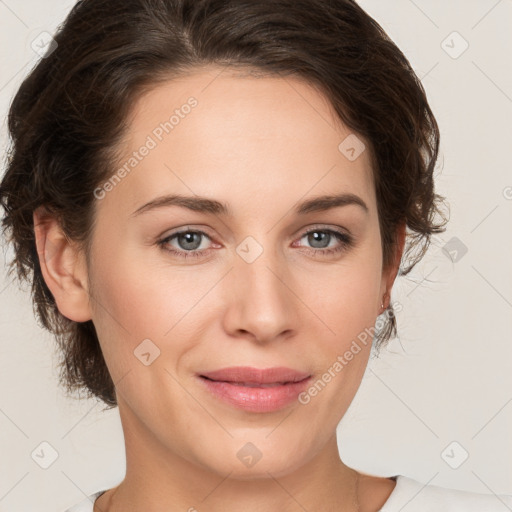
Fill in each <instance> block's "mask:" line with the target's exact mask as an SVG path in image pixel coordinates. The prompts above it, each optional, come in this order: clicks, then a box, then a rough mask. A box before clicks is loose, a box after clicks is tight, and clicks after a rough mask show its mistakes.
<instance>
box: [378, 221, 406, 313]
mask: <svg viewBox="0 0 512 512" xmlns="http://www.w3.org/2000/svg"><path fill="white" fill-rule="evenodd" d="M405 237H406V223H405V222H403V223H402V224H400V225H399V227H398V228H397V233H396V246H395V254H394V260H393V263H392V264H391V265H390V267H389V269H388V270H387V272H386V273H385V274H384V276H383V286H384V291H382V293H381V295H382V305H381V309H382V310H383V311H384V310H385V309H387V307H388V306H389V305H388V304H387V301H388V299H389V298H390V297H391V288H392V287H393V283H394V282H395V279H396V276H397V274H398V270H399V269H400V261H401V260H402V255H403V252H404V246H405ZM383 311H382V312H383ZM382 312H381V313H382Z"/></svg>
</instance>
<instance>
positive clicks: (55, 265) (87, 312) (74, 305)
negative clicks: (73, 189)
mask: <svg viewBox="0 0 512 512" xmlns="http://www.w3.org/2000/svg"><path fill="white" fill-rule="evenodd" d="M33 219H34V235H35V242H36V248H37V254H38V257H39V265H40V267H41V272H42V274H43V278H44V280H45V283H46V285H47V286H48V288H49V289H50V291H51V293H52V295H53V296H54V298H55V302H56V303H57V307H58V309H59V311H60V313H61V314H62V315H64V316H65V317H66V318H69V319H70V320H73V321H75V322H85V321H87V320H90V319H91V309H90V303H89V291H88V289H87V273H86V272H87V268H86V265H85V263H84V258H83V255H82V253H81V252H80V251H78V249H77V246H76V244H73V243H72V242H71V241H70V240H69V239H68V237H67V236H66V235H65V234H64V232H63V231H62V229H61V226H60V224H59V222H58V220H57V219H56V218H55V217H54V216H52V215H50V214H49V213H48V212H47V211H46V210H45V209H44V208H38V209H37V210H36V211H34V213H33Z"/></svg>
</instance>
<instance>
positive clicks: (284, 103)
mask: <svg viewBox="0 0 512 512" xmlns="http://www.w3.org/2000/svg"><path fill="white" fill-rule="evenodd" d="M191 96H193V97H194V98H196V99H197V102H198V104H197V106H196V107H194V108H193V109H192V110H191V112H190V113H189V114H188V115H186V116H184V117H183V118H182V119H181V118H180V121H179V124H177V125H176V126H175V127H174V129H173V130H172V132H170V133H169V134H164V137H162V141H158V144H157V146H156V147H155V148H153V149H151V151H150V152H149V154H148V155H147V156H146V157H145V158H143V159H142V160H141V161H140V162H139V163H138V165H137V166H136V168H134V169H133V170H132V171H131V172H130V173H129V174H128V175H127V176H126V177H124V178H123V179H122V180H121V182H120V183H119V184H117V185H116V186H115V187H114V188H113V189H112V190H111V191H109V192H108V193H106V194H105V197H104V198H102V199H101V200H97V202H96V208H97V210H96V211H97V223H96V226H95V231H94V235H93V244H92V259H91V266H90V267H89V268H88V267H87V265H86V262H85V258H84V256H83V254H82V253H81V252H80V251H78V250H77V248H76V247H75V245H74V244H73V243H72V242H70V241H69V240H67V239H66V238H65V237H64V236H63V235H62V233H61V231H60V229H59V226H58V224H57V223H56V222H55V221H54V220H53V219H51V218H45V217H44V216H43V215H42V214H39V212H36V214H35V215H34V219H35V223H36V225H37V227H36V235H37V244H38V251H39V253H40V259H41V266H42V271H43V275H44V278H45V281H46V283H47V284H48V286H49V288H50V289H51V291H52V293H53V294H54V296H55V298H56V301H57V304H58V307H59V310H60V311H61V312H62V314H64V315H65V316H66V317H68V318H70V319H72V320H75V321H86V320H89V319H92V320H93V322H94V325H95V328H96V331H97V333H98V336H99V340H100V344H101V348H102V350H103V353H104V356H105V360H106V362H107V366H108V368H109V371H110V373H111V375H112V378H113V381H114V383H116V392H117V398H118V404H119V412H120V415H121V421H122V425H123V430H124V434H125V442H126V459H127V472H126V478H125V480H124V481H123V482H122V483H121V484H120V485H119V486H118V487H116V488H115V489H112V490H110V491H108V492H107V493H105V494H104V495H103V496H101V497H100V498H99V499H98V500H97V502H96V507H95V510H101V511H116V512H117V511H121V510H122V511H125V512H129V511H135V510H145V511H147V512H151V511H157V510H164V509H165V510H166V511H170V512H172V511H175V510H176V511H178V510H180V511H184V510H194V509H193V508H192V507H195V509H197V510H198V511H200V510H209V511H212V512H217V511H219V512H220V511H223V512H226V511H228V512H229V511H231V510H233V511H234V510H237V511H238V510H244V511H248V512H251V511H257V510H258V511H259V510H267V511H278V510H279V511H290V512H291V511H299V510H304V509H306V510H309V511H320V510H324V511H325V510H347V511H348V510H357V508H356V506H355V498H356V496H355V490H356V487H355V477H356V474H357V473H356V472H355V471H354V470H353V469H351V468H349V467H348V466H346V465H345V464H344V463H343V461H341V459H340V457H339V452H338V447H337V443H336V427H337V425H338V423H339V422H340V420H341V418H342V417H343V415H344V414H345V412H346V410H347V408H348V406H349V405H350V403H351V401H352V399H353V398H354V395H355V394H356V391H357V389H358V387H359V385H360V383H361V379H362V377H363V374H364V371H365V368H366V365H367V361H368V357H369V354H370V346H369V344H368V345H367V346H363V347H362V350H361V351H360V352H359V353H358V354H357V355H355V356H354V358H353V359H352V360H351V361H350V362H349V363H348V364H346V366H344V368H343V370H342V371H340V372H339V373H338V374H337V375H336V377H335V378H333V379H332V380H331V382H330V383H328V385H327V386H326V387H325V388H324V389H323V390H322V391H321V392H320V393H319V394H318V395H317V396H315V397H312V399H311V400H310V402H309V403H308V404H305V405H303V404H300V403H298V402H294V403H292V404H291V405H289V406H287V407H285V408H284V409H281V410H278V411H275V412H271V413H252V412H246V411H243V410H240V409H236V408H234V407H232V406H230V405H228V404H226V403H224V402H221V401H220V400H218V399H217V398H216V397H215V396H212V395H210V394H209V393H208V392H207V391H205V389H204V388H203V387H202V386H201V385H200V384H201V382H199V381H198V377H197V376H196V374H197V373H201V372H205V371H208V370H214V369H219V368H222V367H225V366H238V365H240V366H246V365H247V366H254V367H258V368H268V367H272V366H288V367H291V368H295V369H298V370H302V371H306V372H308V373H311V374H312V375H313V381H315V380H317V378H319V376H320V375H322V374H323V373H324V372H325V371H327V369H328V368H329V367H331V366H332V365H333V363H334V362H335V361H336V358H337V357H338V356H339V355H342V354H344V353H345V351H346V350H348V348H349V347H350V345H351V343H352V341H353V340H355V339H356V338H357V335H358V334H359V333H361V332H362V331H364V329H365V328H371V327H373V326H374V325H375V320H376V317H377V315H379V314H380V313H381V312H382V311H383V310H382V308H381V303H382V302H384V306H386V305H387V301H386V299H388V297H389V292H390V290H391V287H392V284H393V282H394V279H395V277H396V273H397V268H398V262H399V259H400V256H401V254H402V250H403V242H404V229H403V228H402V229H401V230H400V238H399V240H400V243H399V244H398V245H397V250H396V251H397V252H396V254H397V258H396V264H395V265H393V266H392V267H390V268H388V269H383V268H382V251H381V238H380V232H379V225H378V216H377V204H376V198H375V191H374V186H373V181H372V170H371V167H370V160H369V152H368V151H363V153H362V154H361V155H360V156H359V157H358V158H357V159H356V160H354V161H349V160H348V159H347V158H346V157H345V156H344V155H343V154H342V153H341V152H340V151H339V149H338V145H339V144H340V142H341V141H343V140H344V139H345V137H347V136H348V135H349V134H350V133H351V131H350V130H349V129H347V128H346V127H344V126H343V125H342V124H341V123H340V122H339V120H337V118H335V116H334V114H333V111H332V109H331V107H330V105H329V104H328V102H327V101H326V99H325V97H324V96H323V95H322V94H321V93H320V92H319V91H317V90H316V89H314V88H312V87H311V86H310V85H308V84H306V83H305V82H303V81H301V80H299V79H297V78H291V77H287V78H286V79H284V78H278V77H259V78H255V77H254V76H247V75H245V76H242V75H237V74H236V73H234V72H232V71H229V70H222V69H220V68H215V67H210V68H203V69H200V70H199V69H198V70H196V72H194V73H192V74H190V75H187V76H186V77H182V78H180V79H175V80H172V81H168V82H165V83H161V84H159V85H158V86H156V87H155V88H154V89H152V90H151V91H149V92H146V93H145V94H144V95H143V96H142V97H141V98H140V99H139V101H138V102H137V103H136V104H134V107H133V111H132V116H130V119H129V129H128V132H127V134H126V137H125V140H124V143H123V145H122V147H121V148H120V159H119V166H120V167H121V166H122V165H123V164H124V162H126V161H127V159H128V158H129V157H130V156H131V155H132V153H133V151H135V150H138V149H139V148H140V147H141V146H142V145H143V144H144V143H145V141H146V140H147V137H148V135H151V134H152V133H153V130H154V129H155V128H156V127H157V126H158V125H159V124H160V123H161V122H163V121H165V120H167V119H169V117H170V115H171V114H172V112H173V111H174V110H175V109H179V108H180V107H181V106H182V105H183V104H185V103H186V102H187V99H188V98H189V97H191ZM360 138H361V137H360ZM342 192H350V193H353V194H356V195H358V196H359V197H360V198H362V199H363V200H364V202H365V203H366V204H367V206H368V212H367V213H366V212H365V211H364V210H363V209H362V208H361V207H359V206H357V205H353V204H352V205H347V206H343V207H338V208H334V209H332V210H328V211H325V212H313V213H309V214H307V215H304V216H297V215H295V214H294V213H293V208H294V207H295V204H296V203H297V202H298V201H303V200H305V199H309V198H312V197H316V196H318V195H323V194H335V193H342ZM171 193H173V194H184V195H190V196H193V195H196V194H197V195H199V196H205V197H208V198H211V199H216V200H218V201H222V202H225V203H226V204H228V205H229V207H230V209H231V210H232V212H233V216H232V217H228V216H222V215H215V214H209V213H202V212H194V211H191V210H188V209H185V208H181V207H178V206H167V207H163V208H160V209H157V210H151V211H150V212H146V213H144V214H141V215H137V216H133V215H132V213H133V212H134V211H135V210H136V209H137V208H139V207H140V206H141V205H143V204H145V203H146V202H148V201H150V200H152V199H154V198H156V197H158V196H161V195H165V194H171ZM312 227H316V228H318V229H319V230H325V229H333V230H336V229H337V230H341V231H342V232H348V233H350V234H351V235H352V236H353V237H354V241H353V245H351V246H348V247H345V248H343V247H342V245H341V243H340V242H339V241H338V240H337V239H336V238H335V237H334V236H332V237H331V239H330V241H328V240H327V241H326V242H325V243H324V245H321V244H317V245H314V244H315V240H314V239H312V238H311V237H309V239H308V236H305V235H304V233H306V232H307V230H308V229H310V228H312ZM187 228H189V229H192V230H200V231H203V232H205V233H206V236H203V237H202V238H201V239H200V240H201V243H200V246H199V249H195V252H196V253H197V252H200V251H204V252H203V255H201V256H199V257H197V258H193V257H190V258H188V259H187V260H185V259H184V258H180V257H179V256H176V255H173V254H171V253H170V252H168V251H166V250H165V248H164V247H162V246H158V244H157V242H158V241H159V240H162V239H164V238H165V237H168V236H170V235H171V234H174V233H175V232H176V231H181V230H182V229H187ZM248 236H250V237H252V238H254V239H255V240H256V241H257V243H258V244H259V245H260V246H261V248H262V249H263V252H262V253H261V255H260V256H259V257H258V258H257V259H256V260H255V261H253V262H251V263H248V262H247V261H246V260H244V259H243V258H242V257H240V256H239V254H238V253H237V251H236V249H237V247H238V246H239V245H240V244H241V243H242V242H243V241H244V240H245V238H246V237H248ZM180 243H181V245H180ZM47 245H48V246H51V247H52V257H51V258H48V257H47V258H46V259H45V258H44V257H43V255H44V254H45V246H47ZM327 245H328V248H336V247H342V249H341V251H340V252H338V253H335V254H331V255H324V256H322V254H321V252H322V251H325V250H326V249H325V248H323V247H325V246H327ZM167 247H171V248H174V249H175V250H178V251H182V252H186V251H187V249H186V247H187V245H186V240H184V239H183V238H181V239H179V238H177V237H175V238H174V239H173V240H172V241H168V242H167ZM319 247H320V248H319ZM188 250H189V252H190V249H188ZM315 251H316V253H318V254H317V256H315V255H314V253H315ZM145 339H150V340H151V341H152V343H154V345H155V346H157V347H158V349H159V350H160V355H159V357H157V358H156V359H155V360H154V361H153V362H152V363H151V364H150V365H148V366H146V365H144V364H142V363H141V361H140V360H139V359H138V358H137V357H135V356H134V350H136V349H137V347H138V346H139V344H140V343H141V342H142V340H145ZM248 442H250V443H252V444H253V445H255V446H256V447H257V449H258V450H259V452H260V453H261V459H260V460H259V461H258V462H257V463H256V464H254V465H253V466H251V467H246V466H245V465H244V464H242V463H241V461H240V459H239V458H238V457H237V452H238V451H239V450H240V449H241V448H242V447H243V446H244V445H245V444H246V443H248ZM393 487H394V482H393V481H392V480H390V479H385V478H379V477H373V476H370V475H364V474H362V473H361V474H360V484H359V501H360V504H361V510H368V511H370V510H375V511H376V510H378V509H379V508H380V507H381V506H382V504H383V503H384V502H385V501H386V499H387V497H388V496H389V494H390V493H391V491H392V489H393Z"/></svg>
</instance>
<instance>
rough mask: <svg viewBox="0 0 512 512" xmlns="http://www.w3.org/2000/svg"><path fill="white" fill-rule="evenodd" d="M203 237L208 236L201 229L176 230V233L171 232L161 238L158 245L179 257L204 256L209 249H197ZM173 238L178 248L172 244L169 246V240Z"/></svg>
mask: <svg viewBox="0 0 512 512" xmlns="http://www.w3.org/2000/svg"><path fill="white" fill-rule="evenodd" d="M204 237H206V238H210V237H209V236H208V235H207V234H206V233H204V232H203V231H196V230H191V229H186V230H183V231H178V232H177V233H173V234H172V235H170V236H168V237H166V238H164V239H163V240H160V241H159V242H158V245H159V246H161V247H162V248H163V249H164V250H166V251H169V252H170V253H172V254H174V255H175V256H177V257H179V258H185V259H186V258H191V257H192V258H197V257H200V256H205V255H206V253H209V252H210V249H204V248H203V249H202V250H199V248H200V247H201V241H202V239H203V238H204ZM174 240H176V243H177V245H178V248H175V247H174V248H173V247H172V246H170V247H169V244H170V243H171V241H174Z"/></svg>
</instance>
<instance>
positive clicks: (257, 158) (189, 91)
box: [109, 67, 374, 211]
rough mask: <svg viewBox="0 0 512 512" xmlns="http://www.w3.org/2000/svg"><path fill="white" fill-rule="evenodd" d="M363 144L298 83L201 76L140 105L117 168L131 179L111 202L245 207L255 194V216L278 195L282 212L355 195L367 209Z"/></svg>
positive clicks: (167, 86) (169, 85) (160, 88)
mask: <svg viewBox="0 0 512 512" xmlns="http://www.w3.org/2000/svg"><path fill="white" fill-rule="evenodd" d="M347 146H353V147H354V149H355V151H356V156H357V158H353V155H354V151H352V152H351V153H348V155H347V153H346V150H347V149H349V150H350V149H352V148H347ZM365 146H366V148H368V145H367V144H366V141H363V139H362V138H361V137H360V136H358V135H356V134H354V133H352V132H351V130H350V129H348V128H347V127H345V126H344V125H343V124H342V123H341V121H340V120H339V118H338V117H337V116H336V114H335V112H334V110H333V108H332V106H331V104H330V102H329V101H328V100H327V98H326V97H325V96H324V95H323V94H322V93H321V92H320V91H319V90H318V89H317V88H315V87H313V86H311V85H310V84H308V83H306V82H305V81H304V80H302V79H299V78H296V77H290V76H288V77H276V76H259V75H257V76H255V75H253V74H250V73H248V72H240V71H231V70H225V69H223V68H215V67H211V68H204V69H201V70H197V71H196V72H194V73H191V74H188V75H186V76H181V77H179V78H174V79H172V80H169V81H167V82H162V83H159V84H158V85H156V86H155V87H153V88H152V89H151V90H150V91H148V92H146V93H145V94H143V95H142V96H141V97H140V98H139V99H138V100H137V101H136V103H135V104H134V106H133V108H132V110H131V113H130V116H129V118H128V129H127V132H126V135H125V138H124V141H123V144H122V146H121V148H122V151H121V154H122V157H121V159H120V161H119V162H118V168H121V166H123V165H124V167H125V169H126V170H127V171H128V172H126V173H123V174H125V175H126V176H125V177H123V179H122V183H120V185H117V186H116V187H115V190H113V191H112V192H111V193H109V202H112V201H117V200H119V201H120V200H122V201H123V203H124V204H125V205H126V206H127V207H128V208H131V210H132V211H133V209H134V208H135V207H136V206H137V205H139V204H140V203H141V202H142V201H144V200H149V199H151V198H152V197H155V196H157V195H161V194H162V193H164V192H167V193H171V192H174V193H186V194H187V195H190V194H191V193H192V194H197V195H201V196H211V197H212V198H216V199H219V200H221V201H224V202H226V203H228V204H231V203H232V202H233V199H235V200H237V201H238V202H239V203H240V204H246V205H248V204H250V202H251V200H254V197H255V196H258V197H259V198H260V202H259V205H258V206H259V207H260V208H261V205H262V202H261V199H262V198H264V197H268V198H270V200H271V201H274V200H275V194H276V193H279V194H280V195H281V197H282V199H283V201H284V202H286V203H287V204H288V203H289V202H290V201H292V202H296V201H298V200H299V199H301V197H303V196H304V195H310V196H311V195H320V194H325V193H335V192H351V193H355V194H358V195H361V196H364V197H365V201H366V202H369V203H371V202H372V201H373V199H374V196H373V183H372V171H371V166H370V157H369V154H368V153H369V152H368V151H366V150H363V151H362V152H361V149H362V148H365ZM144 147H147V148H149V150H148V149H146V150H143V148H144ZM140 150H143V151H140ZM134 152H137V153H142V152H143V153H144V156H142V157H141V155H140V154H139V155H137V156H134V155H133V154H134ZM359 153H360V154H359ZM351 157H352V158H351ZM134 158H135V160H136V161H134V160H133V159H134ZM130 160H131V164H133V165H126V164H127V163H128V162H129V161H130ZM308 192H309V193H308ZM233 196H236V197H235V198H234V197H233ZM117 206H118V207H119V208H122V205H120V204H118V205H117ZM234 210H235V209H234Z"/></svg>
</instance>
